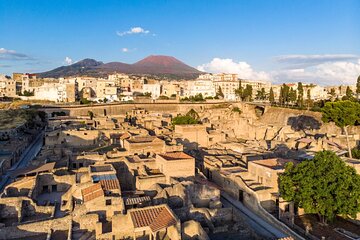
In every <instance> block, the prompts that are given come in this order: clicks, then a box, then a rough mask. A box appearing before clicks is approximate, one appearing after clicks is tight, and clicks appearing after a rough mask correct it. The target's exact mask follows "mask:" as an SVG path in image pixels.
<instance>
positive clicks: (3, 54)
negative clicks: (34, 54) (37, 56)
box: [0, 48, 34, 60]
mask: <svg viewBox="0 0 360 240" xmlns="http://www.w3.org/2000/svg"><path fill="white" fill-rule="evenodd" d="M0 59H4V60H34V59H33V58H31V57H29V56H28V55H26V54H23V53H18V52H16V51H15V50H9V49H5V48H0Z"/></svg>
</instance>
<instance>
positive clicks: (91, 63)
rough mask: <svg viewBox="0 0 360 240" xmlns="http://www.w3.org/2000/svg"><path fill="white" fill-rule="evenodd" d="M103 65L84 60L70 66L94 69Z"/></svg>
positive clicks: (94, 61) (98, 62)
mask: <svg viewBox="0 0 360 240" xmlns="http://www.w3.org/2000/svg"><path fill="white" fill-rule="evenodd" d="M102 64H104V63H103V62H100V61H96V60H95V59H91V58H85V59H83V60H81V61H78V62H76V63H74V64H72V65H70V66H82V67H96V66H100V65H102Z"/></svg>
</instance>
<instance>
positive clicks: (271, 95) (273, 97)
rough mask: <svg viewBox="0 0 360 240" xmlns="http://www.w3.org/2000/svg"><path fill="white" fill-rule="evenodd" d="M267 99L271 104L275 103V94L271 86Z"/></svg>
mask: <svg viewBox="0 0 360 240" xmlns="http://www.w3.org/2000/svg"><path fill="white" fill-rule="evenodd" d="M269 101H270V103H271V104H274V103H275V95H274V90H273V88H272V87H271V88H270V94H269Z"/></svg>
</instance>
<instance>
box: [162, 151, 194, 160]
mask: <svg viewBox="0 0 360 240" xmlns="http://www.w3.org/2000/svg"><path fill="white" fill-rule="evenodd" d="M159 155H160V156H161V157H162V158H164V159H165V160H168V161H173V160H184V159H192V158H193V157H191V156H189V155H187V154H186V153H184V152H167V153H162V154H159Z"/></svg>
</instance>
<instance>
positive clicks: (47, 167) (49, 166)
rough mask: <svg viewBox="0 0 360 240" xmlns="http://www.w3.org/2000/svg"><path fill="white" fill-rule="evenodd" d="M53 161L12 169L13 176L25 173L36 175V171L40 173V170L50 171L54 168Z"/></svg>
mask: <svg viewBox="0 0 360 240" xmlns="http://www.w3.org/2000/svg"><path fill="white" fill-rule="evenodd" d="M55 164H56V163H55V162H51V163H45V164H44V165H41V166H29V167H25V168H21V169H18V170H16V171H14V172H13V173H12V176H13V177H15V178H16V177H18V176H22V175H24V176H26V175H36V174H38V173H42V172H50V171H52V170H53V169H54V167H55Z"/></svg>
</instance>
